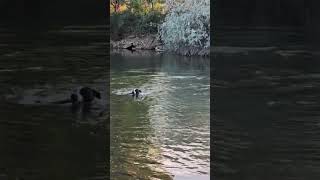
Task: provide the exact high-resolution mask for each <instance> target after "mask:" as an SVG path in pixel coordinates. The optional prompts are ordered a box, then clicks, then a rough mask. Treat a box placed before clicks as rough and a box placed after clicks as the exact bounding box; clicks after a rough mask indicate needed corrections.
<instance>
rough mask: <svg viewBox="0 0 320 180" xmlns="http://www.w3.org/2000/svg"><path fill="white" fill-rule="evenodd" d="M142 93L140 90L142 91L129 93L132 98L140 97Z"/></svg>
mask: <svg viewBox="0 0 320 180" xmlns="http://www.w3.org/2000/svg"><path fill="white" fill-rule="evenodd" d="M140 93H141V90H140V89H135V90H132V92H131V93H129V94H131V95H132V97H134V96H135V97H138V96H139V94H140Z"/></svg>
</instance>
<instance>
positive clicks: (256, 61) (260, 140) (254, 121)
mask: <svg viewBox="0 0 320 180" xmlns="http://www.w3.org/2000/svg"><path fill="white" fill-rule="evenodd" d="M318 58H319V53H316V52H313V51H309V50H308V49H306V48H301V49H296V48H292V47H291V48H290V47H289V48H288V49H281V50H280V49H274V50H268V51H250V50H249V51H248V52H246V53H223V52H221V53H216V54H215V56H214V61H215V66H216V68H215V71H216V72H215V76H216V77H215V82H214V85H213V90H214V94H213V97H214V100H215V103H214V104H215V106H214V112H215V113H214V114H213V118H214V124H213V128H212V129H213V130H214V134H213V137H214V144H213V146H214V149H215V150H214V152H215V153H216V154H215V157H214V161H213V169H214V170H213V171H214V173H215V174H214V176H215V178H217V179H218V178H219V179H228V180H232V179H246V180H254V179H259V180H267V179H290V180H293V179H297V180H298V179H314V180H315V179H319V177H320V174H319V171H318V169H319V166H320V163H319V161H318V157H319V152H320V151H319V137H320V136H319V135H320V134H319V115H320V114H319V111H318V110H319V107H320V101H319V95H320V93H319V92H320V84H319V82H320V79H319V78H320V76H319V75H320V74H319V62H318V60H317V59H318Z"/></svg>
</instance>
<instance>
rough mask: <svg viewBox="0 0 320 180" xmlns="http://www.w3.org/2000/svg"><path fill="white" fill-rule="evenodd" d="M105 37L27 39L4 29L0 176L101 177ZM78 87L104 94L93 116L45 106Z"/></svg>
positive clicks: (87, 31)
mask: <svg viewBox="0 0 320 180" xmlns="http://www.w3.org/2000/svg"><path fill="white" fill-rule="evenodd" d="M104 35H105V34H104V30H101V29H100V28H99V27H64V28H63V29H61V30H52V31H46V32H41V33H39V34H38V35H32V36H27V35H26V34H20V33H15V32H13V31H11V30H8V29H1V33H0V36H1V43H0V46H1V50H0V86H1V90H0V94H1V95H0V116H1V118H0V159H1V161H0V177H1V178H2V177H4V178H6V177H8V178H9V179H39V180H40V179H48V180H50V179H68V180H70V179H105V178H106V176H107V171H106V166H107V165H106V159H107V158H106V156H107V154H106V149H107V147H106V146H105V141H106V138H107V136H106V135H107V132H106V124H107V123H106V121H107V120H108V117H109V114H107V111H105V112H104V113H100V112H101V110H105V109H106V107H107V102H108V100H107V98H106V97H107V96H106V94H107V92H106V89H107V88H106V86H107V83H108V77H107V74H106V73H105V71H106V70H105V69H106V54H105V53H104V52H105V49H106V44H105V39H104ZM80 86H89V87H92V88H95V89H97V90H99V91H100V92H101V93H102V100H100V101H97V103H96V104H95V106H94V108H93V109H92V110H91V111H90V112H83V111H81V110H79V111H72V110H71V107H70V105H51V104H50V103H48V102H50V101H56V100H62V99H66V98H68V97H69V96H70V93H71V92H72V90H73V89H75V88H78V87H80ZM39 102H40V103H39Z"/></svg>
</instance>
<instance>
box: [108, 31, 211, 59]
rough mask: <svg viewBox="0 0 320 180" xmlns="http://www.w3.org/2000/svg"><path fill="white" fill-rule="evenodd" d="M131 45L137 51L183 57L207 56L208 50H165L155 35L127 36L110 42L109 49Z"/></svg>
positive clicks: (191, 48) (195, 48) (193, 48)
mask: <svg viewBox="0 0 320 180" xmlns="http://www.w3.org/2000/svg"><path fill="white" fill-rule="evenodd" d="M131 43H133V44H134V45H135V46H136V49H137V50H153V51H157V52H168V53H173V54H178V55H183V56H209V54H210V48H205V49H203V48H197V47H187V48H185V47H182V48H179V49H177V50H174V51H172V50H168V49H165V47H164V44H163V43H162V42H161V41H160V40H159V37H158V36H157V35H155V34H150V35H139V36H138V35H129V36H127V37H125V38H123V39H121V40H110V48H111V49H126V48H127V47H129V46H130V45H131Z"/></svg>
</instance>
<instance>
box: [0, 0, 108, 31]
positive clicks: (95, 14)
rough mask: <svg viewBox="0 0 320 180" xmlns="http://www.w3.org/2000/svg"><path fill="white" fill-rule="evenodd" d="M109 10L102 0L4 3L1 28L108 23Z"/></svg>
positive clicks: (12, 0) (14, 0)
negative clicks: (7, 26) (6, 26)
mask: <svg viewBox="0 0 320 180" xmlns="http://www.w3.org/2000/svg"><path fill="white" fill-rule="evenodd" d="M107 10H108V3H107V2H106V1H100V0H50V1H46V0H0V25H2V26H3V25H9V26H24V27H26V26H38V27H41V26H57V25H68V24H88V25H90V24H105V23H106V22H107V21H106V18H107Z"/></svg>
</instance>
